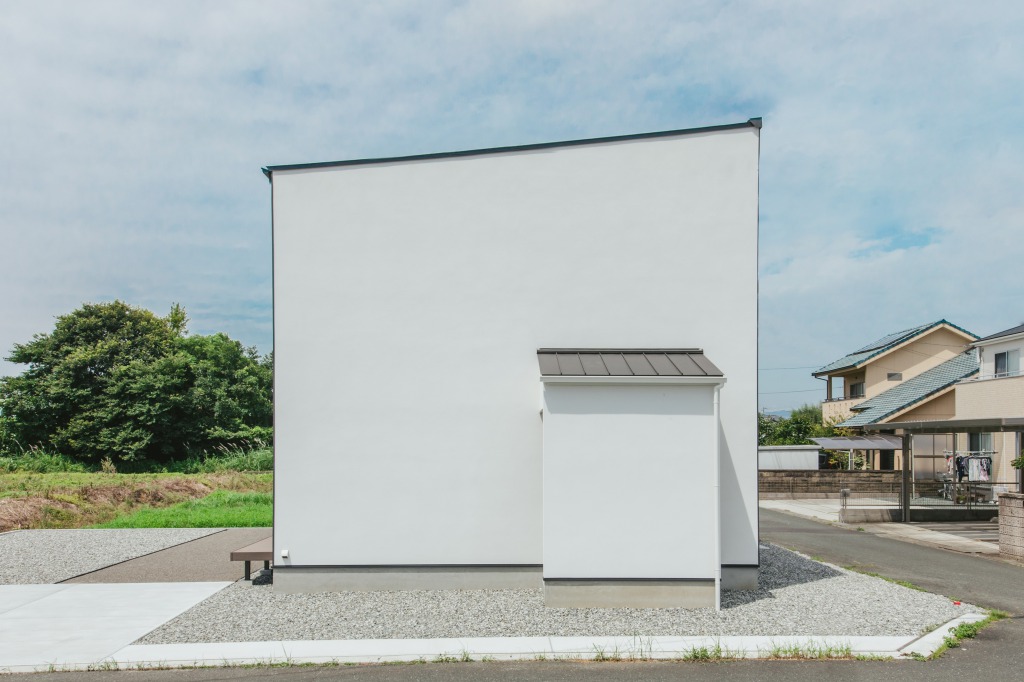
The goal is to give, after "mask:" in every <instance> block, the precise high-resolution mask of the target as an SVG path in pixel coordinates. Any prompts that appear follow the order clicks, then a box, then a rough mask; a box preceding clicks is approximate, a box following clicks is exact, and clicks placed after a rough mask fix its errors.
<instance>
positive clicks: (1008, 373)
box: [995, 350, 1020, 377]
mask: <svg viewBox="0 0 1024 682" xmlns="http://www.w3.org/2000/svg"><path fill="white" fill-rule="evenodd" d="M995 360H996V367H995V370H996V371H995V375H996V376H997V377H1015V376H1017V375H1018V374H1020V351H1019V350H1008V351H1004V352H1002V353H996V358H995Z"/></svg>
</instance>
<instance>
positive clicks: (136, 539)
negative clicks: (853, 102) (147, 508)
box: [0, 528, 223, 585]
mask: <svg viewBox="0 0 1024 682" xmlns="http://www.w3.org/2000/svg"><path fill="white" fill-rule="evenodd" d="M220 530H223V529H221V528H137V529H131V530H126V529H121V528H116V529H99V528H98V529H75V530H15V531H11V532H9V533H3V534H0V557H3V561H0V585H30V584H41V583H59V582H61V581H63V580H68V579H69V578H74V577H75V576H77V575H81V574H83V573H88V572H90V571H95V570H97V569H100V568H104V567H106V566H110V565H113V564H116V563H120V562H122V561H127V560H128V559H134V558H136V557H140V556H143V555H145V554H150V553H151V552H157V551H159V550H161V549H166V548H168V547H173V546H174V545H180V544H181V543H183V542H189V541H190V540H195V539H197V538H201V537H204V536H206V535H210V534H211V533H216V532H218V531H220Z"/></svg>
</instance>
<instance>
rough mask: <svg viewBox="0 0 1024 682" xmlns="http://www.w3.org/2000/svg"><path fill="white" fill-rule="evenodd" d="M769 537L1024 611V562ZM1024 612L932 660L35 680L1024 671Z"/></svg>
mask: <svg viewBox="0 0 1024 682" xmlns="http://www.w3.org/2000/svg"><path fill="white" fill-rule="evenodd" d="M761 531H762V539H763V540H766V541H770V542H775V543H777V544H780V545H782V546H785V547H791V548H793V549H796V550H799V551H802V552H805V553H807V554H810V555H813V556H817V557H820V558H822V559H823V560H826V561H829V562H832V563H835V564H839V565H843V566H847V565H853V566H857V567H859V568H861V569H862V570H870V571H873V572H876V573H880V574H882V575H886V576H889V577H893V578H897V579H902V580H909V581H911V582H913V583H915V584H917V585H920V586H922V587H925V588H927V589H929V590H931V591H934V592H938V593H940V594H947V595H950V594H952V595H956V596H960V597H962V598H964V599H967V600H971V601H974V602H975V603H978V604H984V605H987V606H991V607H994V608H1001V609H1003V610H1006V611H1010V612H1013V613H1019V614H1024V596H1022V592H1024V568H1022V567H1020V566H1017V565H1011V564H1008V563H1003V562H999V561H994V560H991V559H986V558H982V557H975V556H967V555H962V554H957V553H954V552H949V551H945V550H940V549H933V548H929V547H922V546H920V545H913V544H909V543H904V542H899V541H897V540H892V539H889V538H885V537H880V536H877V535H874V534H871V533H858V532H856V531H851V530H846V529H842V528H838V527H835V526H829V525H824V524H819V523H816V522H814V521H809V520H805V519H802V518H799V517H795V516H790V515H787V514H781V513H777V512H771V511H768V510H762V511H761ZM1022 671H1024V619H1021V618H1011V619H1009V620H1005V621H1002V622H1000V623H997V624H996V625H993V626H991V627H989V628H987V629H986V630H984V631H983V632H982V633H981V635H980V636H979V637H978V638H977V639H976V640H971V641H968V642H967V643H966V644H965V646H963V647H961V648H959V649H955V650H952V651H950V652H949V653H947V654H946V655H945V656H944V657H943V658H942V659H940V660H938V661H932V662H928V663H916V662H912V661H900V662H877V661H832V662H786V661H729V662H724V663H710V664H700V663H674V662H651V663H626V662H623V663H562V662H557V663H553V662H544V663H539V662H528V663H455V664H434V663H431V664H427V665H388V666H352V667H340V668H268V669H259V668H257V669H206V670H183V671H173V670H167V671H159V670H158V671H141V672H95V673H56V674H51V673H42V674H38V675H34V676H33V679H34V680H37V679H39V678H43V679H45V680H46V681H47V682H49V680H50V679H51V678H52V680H53V682H73V681H77V680H82V681H84V682H108V681H109V682H200V681H203V682H205V681H208V680H236V679H237V680H242V679H245V680H252V679H256V678H258V679H262V680H266V681H267V682H320V681H321V680H333V679H352V680H370V681H381V682H384V681H387V682H398V681H402V682H404V681H406V680H410V681H411V680H425V681H427V682H431V681H433V680H437V681H440V680H467V681H468V680H480V681H483V682H490V681H494V682H498V681H503V682H504V681H506V680H523V681H526V682H531V681H538V682H539V681H541V680H543V681H547V682H558V681H565V682H595V681H596V682H603V681H605V680H623V681H630V682H632V681H635V682H640V681H648V680H652V681H655V682H657V681H659V680H680V679H682V680H693V681H695V682H703V681H705V680H706V681H707V682H712V681H714V682H720V681H721V680H736V681H747V680H750V681H754V680H758V681H762V682H790V681H796V682H802V681H805V682H821V680H822V679H827V680H828V681H829V682H855V681H856V682H860V681H871V682H875V681H878V682H886V681H890V680H891V681H893V682H896V681H899V682H918V681H920V682H938V681H944V680H956V681H957V682H963V680H1000V681H1001V680H1015V679H1024V673H1022Z"/></svg>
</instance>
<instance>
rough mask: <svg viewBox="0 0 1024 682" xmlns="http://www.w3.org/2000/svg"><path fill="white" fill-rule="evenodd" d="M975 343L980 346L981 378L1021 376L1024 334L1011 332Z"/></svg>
mask: <svg viewBox="0 0 1024 682" xmlns="http://www.w3.org/2000/svg"><path fill="white" fill-rule="evenodd" d="M974 345H975V347H977V348H978V353H979V356H978V360H979V361H980V362H979V364H980V365H981V369H980V371H979V372H978V378H979V379H983V380H984V379H997V378H1004V377H1015V376H1020V374H1021V355H1022V353H1024V334H1011V335H1008V336H1005V337H998V338H995V339H992V340H991V341H982V342H979V343H975V344H974Z"/></svg>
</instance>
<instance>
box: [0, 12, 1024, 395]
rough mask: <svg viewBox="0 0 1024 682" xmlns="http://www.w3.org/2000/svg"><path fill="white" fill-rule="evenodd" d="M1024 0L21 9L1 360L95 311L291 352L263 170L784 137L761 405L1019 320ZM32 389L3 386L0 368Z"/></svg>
mask: <svg viewBox="0 0 1024 682" xmlns="http://www.w3.org/2000/svg"><path fill="white" fill-rule="evenodd" d="M1022 36H1024V4H1021V3H1019V2H1010V1H1007V2H973V3H967V2H952V1H951V2H936V1H935V0H932V1H929V2H898V1H894V0H885V1H879V2H871V1H858V2H852V3H833V2H820V1H814V2H772V3H767V2H762V3H744V2H723V1H722V0H717V1H714V2H700V1H696V0H693V1H687V2H668V1H665V2H644V1H637V0H631V1H630V2H610V1H599V0H593V1H583V0H579V1H575V0H562V1H556V0H508V1H504V2H500V1H498V0H482V1H479V2H474V1H465V2H442V1H439V0H435V1H433V2H411V1H406V2H390V1H377V2H372V3H369V2H362V1H358V2H357V1H352V2H341V1H337V2H303V1H301V0H295V1H289V2H283V1H279V2H253V1H248V2H238V3H232V2H226V1H220V2H183V1H181V0H175V1H174V2H170V1H167V2H147V3H140V2H86V1H83V2H71V1H70V0H69V1H67V2H47V1H45V0H32V1H31V2H22V1H20V0H5V2H3V3H2V4H0V63H2V64H3V67H2V68H0V93H2V97H0V161H2V163H0V254H2V256H0V294H2V295H0V351H3V352H4V353H5V354H6V352H7V351H9V349H10V348H11V346H12V345H13V344H14V343H16V342H23V341H27V340H29V339H30V338H31V337H32V335H33V334H34V333H37V332H44V331H48V330H49V329H51V328H52V325H53V318H54V317H55V316H57V315H60V314H63V313H66V312H69V311H71V310H73V309H74V308H76V307H77V306H79V305H80V304H81V303H82V302H83V301H105V300H111V299H114V298H121V299H123V300H126V301H128V302H130V303H134V304H137V305H141V306H145V307H148V308H150V309H153V310H154V311H158V312H160V313H164V312H166V311H167V310H168V309H169V308H170V305H171V303H172V302H180V303H182V304H183V305H184V306H185V308H186V310H187V311H188V312H189V314H190V316H191V319H192V322H191V329H192V331H193V332H197V333H211V332H214V331H226V332H227V333H228V334H230V335H231V336H232V337H234V338H237V339H240V340H241V341H242V342H243V343H245V344H246V345H255V346H257V347H258V348H259V349H260V350H261V351H264V352H266V351H269V350H270V349H271V348H270V340H271V310H270V279H271V272H270V201H269V200H270V188H269V185H268V183H267V181H266V179H265V178H264V176H263V175H262V174H261V173H260V167H261V166H264V165H268V164H286V163H301V162H308V161H318V160H337V159H348V158H362V157H376V156H388V155H404V154H416V153H428V152H437V151H450V150H458V149H471V148H478V147H491V146H500V145H515V144H528V143H533V142H546V141H555V140H564V139H573V138H581V137H595V136H605V135H618V134H627V133H637V132H649V131H655V130H666V129H675V128H687V127H696V126H704V125H714V124H719V123H733V122H741V121H745V120H747V119H748V118H750V117H753V116H762V117H763V118H764V129H763V130H762V137H761V221H760V228H761V238H760V249H761V254H760V314H761V320H760V325H761V326H760V329H761V331H760V362H761V367H762V370H761V383H760V390H761V392H762V395H761V406H762V407H764V408H767V409H780V408H783V409H784V408H789V407H792V406H796V405H800V404H803V403H806V402H811V401H817V400H819V399H821V397H822V395H823V389H822V382H820V381H816V380H814V379H812V378H811V377H810V376H809V372H810V371H811V370H812V369H813V368H815V367H816V366H820V365H822V364H825V363H826V362H829V361H831V360H833V359H835V358H836V357H839V356H841V355H843V354H845V353H846V352H848V351H850V350H853V349H855V348H857V347H860V346H862V345H864V344H865V343H867V342H869V341H871V340H873V339H874V338H877V337H879V336H882V335H883V334H885V333H887V332H890V331H894V330H898V329H903V328H906V327H910V326H915V325H918V324H921V323H924V322H927V321H930V320H935V319H939V318H947V319H949V320H950V321H952V322H955V323H957V324H959V325H961V326H964V327H966V328H967V329H970V330H972V331H974V332H976V333H978V334H981V335H985V334H989V333H992V332H995V331H998V330H1000V329H1004V328H1007V327H1011V326H1014V325H1017V324H1019V323H1021V322H1022V321H1024V306H1022V305H1021V304H1020V300H1021V294H1022V291H1021V290H1022V274H1024V268H1022V267H1021V263H1022V261H1024V231H1022V227H1024V126H1022V116H1021V114H1022V113H1024V106H1022V105H1024V101H1022V100H1024V75H1022V73H1024V68H1022V67H1024V38H1022ZM20 370H21V367H18V366H15V365H11V364H0V373H13V372H17V371H20Z"/></svg>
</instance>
